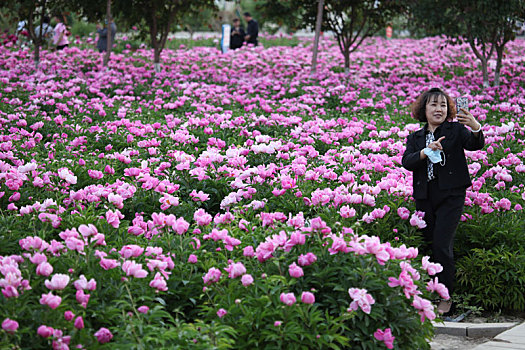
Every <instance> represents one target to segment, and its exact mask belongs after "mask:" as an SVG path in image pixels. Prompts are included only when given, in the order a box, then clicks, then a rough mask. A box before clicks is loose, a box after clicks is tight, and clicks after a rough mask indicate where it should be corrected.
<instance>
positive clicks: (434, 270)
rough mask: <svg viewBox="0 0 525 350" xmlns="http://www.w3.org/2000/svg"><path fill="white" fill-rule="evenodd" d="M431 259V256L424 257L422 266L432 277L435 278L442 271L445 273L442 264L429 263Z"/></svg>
mask: <svg viewBox="0 0 525 350" xmlns="http://www.w3.org/2000/svg"><path fill="white" fill-rule="evenodd" d="M429 259H430V257H429V256H424V257H423V259H422V263H421V264H422V265H421V266H422V267H423V269H425V270H426V271H427V272H428V274H429V275H430V276H434V275H435V274H438V273H440V272H441V271H443V266H441V264H436V263H431V262H429V261H428V260H429Z"/></svg>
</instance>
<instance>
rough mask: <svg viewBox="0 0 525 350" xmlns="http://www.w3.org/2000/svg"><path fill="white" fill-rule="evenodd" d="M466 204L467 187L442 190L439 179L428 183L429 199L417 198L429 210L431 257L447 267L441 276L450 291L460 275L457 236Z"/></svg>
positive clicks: (426, 232) (426, 231) (421, 207)
mask: <svg viewBox="0 0 525 350" xmlns="http://www.w3.org/2000/svg"><path fill="white" fill-rule="evenodd" d="M464 204H465V189H464V188H457V189H451V190H440V189H439V186H438V180H437V179H435V180H432V181H430V182H429V183H428V194H427V199H417V200H416V209H417V210H420V211H424V212H425V218H424V219H425V222H426V223H427V227H425V228H424V229H423V234H424V237H425V240H426V242H427V243H429V244H430V245H431V247H432V256H431V261H432V262H437V263H440V264H441V265H442V266H443V271H442V272H441V273H439V274H438V275H437V276H438V279H439V281H440V282H441V283H443V284H444V285H445V286H446V287H447V288H448V291H449V294H450V295H452V293H453V292H454V282H455V275H456V269H455V264H454V236H455V234H456V228H457V227H458V224H459V220H460V218H461V213H462V212H463V205H464Z"/></svg>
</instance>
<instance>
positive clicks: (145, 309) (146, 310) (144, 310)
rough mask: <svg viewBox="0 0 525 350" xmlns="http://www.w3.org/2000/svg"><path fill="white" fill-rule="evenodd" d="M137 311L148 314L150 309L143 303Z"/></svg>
mask: <svg viewBox="0 0 525 350" xmlns="http://www.w3.org/2000/svg"><path fill="white" fill-rule="evenodd" d="M137 311H138V312H140V313H141V314H147V313H148V311H149V307H147V306H146V305H142V306H139V307H138V308H137Z"/></svg>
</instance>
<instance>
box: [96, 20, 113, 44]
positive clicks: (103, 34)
mask: <svg viewBox="0 0 525 350" xmlns="http://www.w3.org/2000/svg"><path fill="white" fill-rule="evenodd" d="M109 28H110V29H111V33H110V34H111V43H110V45H113V43H114V42H115V33H116V32H117V26H116V25H115V22H113V19H111V18H110V26H109ZM97 33H98V41H97V49H98V52H105V51H106V50H107V48H108V23H107V20H106V22H105V26H104V28H102V29H101V28H100V25H98V24H97Z"/></svg>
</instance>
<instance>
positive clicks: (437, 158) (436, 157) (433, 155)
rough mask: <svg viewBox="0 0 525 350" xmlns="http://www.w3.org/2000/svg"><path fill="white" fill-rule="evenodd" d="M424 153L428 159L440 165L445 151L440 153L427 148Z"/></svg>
mask: <svg viewBox="0 0 525 350" xmlns="http://www.w3.org/2000/svg"><path fill="white" fill-rule="evenodd" d="M423 153H425V154H426V155H427V157H428V159H430V161H431V162H432V163H434V164H436V163H439V162H441V161H443V159H442V157H441V153H443V151H440V150H436V151H434V150H432V149H430V148H428V147H427V148H425V149H424V150H423ZM441 165H444V164H441Z"/></svg>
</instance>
